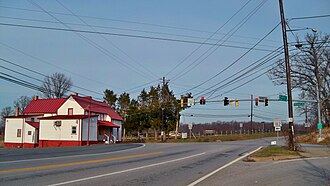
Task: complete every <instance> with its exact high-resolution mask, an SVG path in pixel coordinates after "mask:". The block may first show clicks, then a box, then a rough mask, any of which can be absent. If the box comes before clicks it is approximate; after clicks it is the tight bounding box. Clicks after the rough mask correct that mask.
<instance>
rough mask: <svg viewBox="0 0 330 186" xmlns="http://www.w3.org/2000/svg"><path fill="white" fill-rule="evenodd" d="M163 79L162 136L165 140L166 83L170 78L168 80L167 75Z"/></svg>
mask: <svg viewBox="0 0 330 186" xmlns="http://www.w3.org/2000/svg"><path fill="white" fill-rule="evenodd" d="M162 80H163V101H162V126H161V132H162V133H163V136H162V141H165V140H166V134H165V131H164V126H165V118H164V109H165V108H164V106H165V105H164V104H165V98H166V96H165V85H166V84H167V83H168V81H169V80H166V78H165V77H163V78H162Z"/></svg>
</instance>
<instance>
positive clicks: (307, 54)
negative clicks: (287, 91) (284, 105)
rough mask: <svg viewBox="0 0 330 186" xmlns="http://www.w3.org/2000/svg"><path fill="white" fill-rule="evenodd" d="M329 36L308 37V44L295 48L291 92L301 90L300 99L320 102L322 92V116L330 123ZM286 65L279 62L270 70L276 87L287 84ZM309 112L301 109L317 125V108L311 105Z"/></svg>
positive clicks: (304, 43) (292, 59) (314, 35)
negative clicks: (318, 99)
mask: <svg viewBox="0 0 330 186" xmlns="http://www.w3.org/2000/svg"><path fill="white" fill-rule="evenodd" d="M329 44H330V35H323V36H322V34H317V33H314V34H307V35H306V37H305V42H303V43H298V44H297V45H296V47H297V49H298V50H297V52H296V53H292V54H291V58H290V62H291V78H292V88H293V89H298V90H300V94H299V97H300V99H309V100H316V99H317V92H316V90H317V88H318V89H319V94H320V101H321V113H322V114H321V115H322V117H321V118H323V119H324V121H325V123H328V125H329V121H330V115H329V114H330V113H329V110H330V107H329V105H330V104H329V102H330V101H329V99H330V49H329ZM285 77H286V73H285V63H284V62H283V61H281V60H280V61H278V63H277V64H276V66H275V67H274V68H272V69H271V70H270V73H269V78H270V79H271V80H273V82H274V83H275V84H276V85H281V84H286V79H285ZM306 108H308V110H305V108H300V111H301V113H306V112H308V113H309V116H310V117H311V119H313V120H314V122H315V121H316V118H317V105H316V103H308V107H306Z"/></svg>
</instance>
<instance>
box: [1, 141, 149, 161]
mask: <svg viewBox="0 0 330 186" xmlns="http://www.w3.org/2000/svg"><path fill="white" fill-rule="evenodd" d="M145 146H146V145H145V144H142V146H140V147H136V148H131V149H124V150H118V151H113V152H103V153H95V154H80V155H71V156H59V157H51V158H35V159H27V160H15V161H3V162H0V164H4V163H20V162H28V161H40V160H52V159H62V158H74V157H85V156H97V155H105V154H113V153H117V152H125V151H130V150H136V149H140V148H144V147H145Z"/></svg>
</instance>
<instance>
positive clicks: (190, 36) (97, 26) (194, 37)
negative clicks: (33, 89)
mask: <svg viewBox="0 0 330 186" xmlns="http://www.w3.org/2000/svg"><path fill="white" fill-rule="evenodd" d="M0 7H1V6H0ZM0 18H5V19H13V20H21V21H33V22H41V23H55V24H59V22H57V21H50V20H41V19H31V18H21V17H11V16H1V15H0ZM63 23H65V24H67V25H74V26H83V27H88V26H90V27H94V28H107V29H114V30H120V31H129V32H142V33H147V34H157V35H166V36H178V37H184V38H192V39H203V40H205V39H207V38H205V37H201V36H192V35H183V34H172V33H165V32H155V31H147V30H138V29H129V28H118V27H111V26H100V25H92V24H88V25H86V24H79V23H72V22H63ZM217 34H218V33H217ZM232 37H238V36H236V35H233V36H232ZM239 37H240V38H250V37H244V36H239ZM253 39H256V38H253ZM209 40H210V41H211V40H216V41H218V39H215V38H214V39H213V38H210V39H209ZM228 41H229V42H230V43H237V44H244V45H252V44H251V43H247V42H242V41H234V40H228ZM228 41H227V42H228ZM259 46H263V47H269V48H270V47H273V46H270V45H259Z"/></svg>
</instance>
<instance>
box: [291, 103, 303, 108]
mask: <svg viewBox="0 0 330 186" xmlns="http://www.w3.org/2000/svg"><path fill="white" fill-rule="evenodd" d="M293 106H296V107H303V106H305V103H293Z"/></svg>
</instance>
